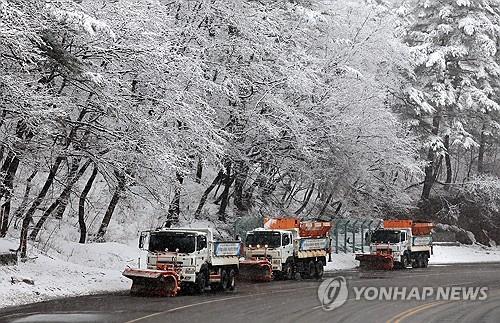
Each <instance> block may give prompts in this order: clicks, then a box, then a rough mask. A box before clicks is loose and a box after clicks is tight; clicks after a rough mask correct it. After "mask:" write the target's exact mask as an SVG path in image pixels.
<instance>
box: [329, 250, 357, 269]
mask: <svg viewBox="0 0 500 323" xmlns="http://www.w3.org/2000/svg"><path fill="white" fill-rule="evenodd" d="M358 265H359V262H358V261H357V260H354V255H353V254H352V253H338V254H337V253H332V261H331V262H327V263H326V266H325V271H336V270H347V269H353V268H356V267H358Z"/></svg>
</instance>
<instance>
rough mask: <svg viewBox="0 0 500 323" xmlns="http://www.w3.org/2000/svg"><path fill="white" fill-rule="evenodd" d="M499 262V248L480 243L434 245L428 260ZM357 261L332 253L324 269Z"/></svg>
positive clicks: (433, 262)
mask: <svg viewBox="0 0 500 323" xmlns="http://www.w3.org/2000/svg"><path fill="white" fill-rule="evenodd" d="M480 262H500V248H498V247H496V248H490V247H484V246H481V245H472V246H467V245H461V246H439V245H436V246H434V254H433V255H432V256H431V258H430V260H429V264H431V265H445V264H459V263H480ZM358 265H359V262H358V261H356V260H354V256H353V254H349V253H348V254H332V262H329V263H327V264H326V268H325V270H326V271H336V270H345V269H352V268H356V267H357V266H358Z"/></svg>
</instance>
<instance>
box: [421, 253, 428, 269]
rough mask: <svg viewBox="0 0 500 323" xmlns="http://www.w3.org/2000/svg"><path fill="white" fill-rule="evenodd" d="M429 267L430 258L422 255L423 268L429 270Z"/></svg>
mask: <svg viewBox="0 0 500 323" xmlns="http://www.w3.org/2000/svg"><path fill="white" fill-rule="evenodd" d="M427 267H429V258H428V257H427V255H425V254H424V255H422V268H427Z"/></svg>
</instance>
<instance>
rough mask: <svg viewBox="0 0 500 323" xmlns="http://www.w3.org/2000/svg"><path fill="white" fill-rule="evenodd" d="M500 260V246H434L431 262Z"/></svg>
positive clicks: (453, 262) (455, 262) (449, 262)
mask: <svg viewBox="0 0 500 323" xmlns="http://www.w3.org/2000/svg"><path fill="white" fill-rule="evenodd" d="M478 262H500V248H498V247H484V246H481V245H472V246H467V245H461V246H434V254H433V255H432V256H431V258H430V260H429V264H431V265H432V264H436V265H437V264H457V263H478Z"/></svg>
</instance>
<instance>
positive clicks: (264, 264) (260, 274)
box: [238, 259, 273, 282]
mask: <svg viewBox="0 0 500 323" xmlns="http://www.w3.org/2000/svg"><path fill="white" fill-rule="evenodd" d="M272 274H273V270H272V266H271V263H270V262H269V260H265V259H262V260H259V259H245V260H240V270H239V276H238V277H239V279H240V280H246V281H254V282H255V281H260V282H270V281H271V279H272Z"/></svg>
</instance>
